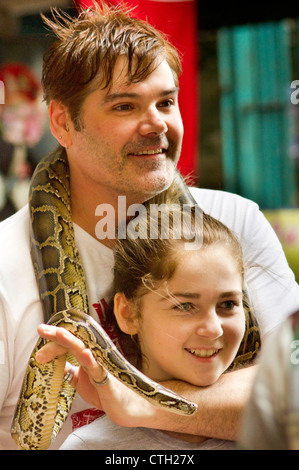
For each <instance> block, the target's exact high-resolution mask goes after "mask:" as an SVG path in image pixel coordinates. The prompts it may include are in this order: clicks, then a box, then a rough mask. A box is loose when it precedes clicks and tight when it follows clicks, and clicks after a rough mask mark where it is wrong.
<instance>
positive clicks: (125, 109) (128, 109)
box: [113, 103, 132, 111]
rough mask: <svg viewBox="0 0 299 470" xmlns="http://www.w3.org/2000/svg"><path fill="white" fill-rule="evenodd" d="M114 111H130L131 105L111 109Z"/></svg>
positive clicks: (125, 104) (121, 105)
mask: <svg viewBox="0 0 299 470" xmlns="http://www.w3.org/2000/svg"><path fill="white" fill-rule="evenodd" d="M113 109H114V110H115V111H130V110H131V109H132V105H131V104H128V103H124V104H119V105H117V106H115V107H114V108H113Z"/></svg>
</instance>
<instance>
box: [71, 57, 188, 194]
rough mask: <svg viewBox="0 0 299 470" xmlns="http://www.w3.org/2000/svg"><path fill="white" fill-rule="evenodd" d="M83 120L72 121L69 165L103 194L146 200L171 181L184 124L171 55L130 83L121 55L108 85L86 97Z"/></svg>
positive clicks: (96, 190) (179, 150) (91, 186)
mask: <svg viewBox="0 0 299 470" xmlns="http://www.w3.org/2000/svg"><path fill="white" fill-rule="evenodd" d="M81 124H82V125H81V128H82V129H81V130H80V131H75V130H74V128H73V126H72V145H71V146H70V148H69V151H68V156H69V162H70V168H71V172H73V174H75V172H77V175H80V179H81V180H82V178H85V183H87V185H88V187H90V189H91V190H93V189H94V192H95V194H97V195H98V197H101V196H103V197H105V195H106V196H107V194H109V195H110V197H111V196H112V197H116V196H117V195H126V196H127V202H129V203H133V202H139V203H141V202H144V201H145V200H147V199H149V198H150V197H152V196H154V195H155V194H156V193H158V192H161V191H163V190H164V189H166V188H167V187H168V186H169V185H170V183H171V182H172V179H173V173H174V168H175V166H176V163H177V161H178V159H179V156H180V152H181V145H182V138H183V125H182V120H181V115H180V111H179V106H178V89H177V87H176V85H175V81H174V78H173V73H172V71H171V69H170V67H169V65H168V64H167V62H166V61H163V62H162V63H161V64H160V65H159V66H158V67H157V68H156V69H155V70H154V71H153V72H152V73H151V74H150V75H149V76H148V77H147V78H146V79H145V80H144V81H142V82H139V83H131V84H129V85H128V84H127V71H126V61H125V59H124V58H120V59H119V60H118V62H117V63H116V66H115V70H114V74H113V80H112V85H111V87H110V88H109V90H108V91H107V89H105V90H102V89H100V88H99V89H97V90H96V91H94V92H92V93H91V94H90V95H89V96H88V97H87V98H86V100H85V102H84V103H83V107H82V111H81ZM71 174H72V173H71ZM85 186H86V184H85ZM92 188H93V189H92ZM98 202H100V201H98Z"/></svg>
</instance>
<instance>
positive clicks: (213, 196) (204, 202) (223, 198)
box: [189, 187, 258, 211]
mask: <svg viewBox="0 0 299 470" xmlns="http://www.w3.org/2000/svg"><path fill="white" fill-rule="evenodd" d="M189 189H190V191H191V193H192V195H193V197H194V198H195V199H196V202H197V203H198V204H199V206H201V207H202V208H203V210H205V211H208V210H207V209H212V208H215V207H218V209H219V210H220V209H221V208H224V207H226V206H227V205H233V206H243V207H244V206H248V207H252V208H254V209H256V210H257V209H258V205H257V203H256V202H254V201H252V200H250V199H247V198H245V197H243V196H240V195H239V194H235V193H230V192H228V191H224V190H220V189H207V188H198V187H190V188H189Z"/></svg>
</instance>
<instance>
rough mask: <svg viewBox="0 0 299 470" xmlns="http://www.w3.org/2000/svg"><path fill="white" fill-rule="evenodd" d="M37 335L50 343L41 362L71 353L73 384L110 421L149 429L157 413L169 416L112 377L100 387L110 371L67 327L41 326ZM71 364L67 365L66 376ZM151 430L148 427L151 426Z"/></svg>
mask: <svg viewBox="0 0 299 470" xmlns="http://www.w3.org/2000/svg"><path fill="white" fill-rule="evenodd" d="M38 333H39V334H40V336H41V337H43V338H45V339H48V340H50V342H49V343H47V344H46V345H45V346H43V347H42V348H41V349H40V350H39V351H38V353H37V355H36V358H37V360H38V361H39V362H40V363H46V362H49V361H51V360H53V359H54V358H55V357H56V356H59V355H62V354H66V353H70V354H71V355H73V356H74V357H75V358H76V359H77V361H78V363H79V364H80V366H79V367H76V370H75V372H74V375H73V378H72V380H71V382H70V383H71V385H72V386H73V387H74V388H76V390H77V392H78V393H79V394H80V396H81V397H82V398H83V399H84V400H85V401H87V402H88V403H90V404H91V405H92V406H93V407H95V408H98V409H100V410H103V411H104V412H105V413H106V414H107V415H108V416H109V417H110V419H111V420H112V421H113V422H114V423H116V424H118V425H120V426H127V427H132V426H146V424H145V423H146V422H148V420H149V421H150V422H152V423H154V421H155V417H156V413H157V412H159V415H160V413H166V414H168V412H167V411H166V412H165V411H162V410H161V409H160V410H158V409H157V408H156V407H155V406H154V405H151V404H150V403H149V402H148V401H147V400H145V399H144V398H143V397H141V396H140V395H138V394H136V393H135V392H134V391H132V390H130V389H129V388H128V387H126V386H125V385H124V384H122V383H121V382H120V381H119V380H117V379H116V378H115V377H113V376H112V375H111V374H109V380H108V382H106V383H105V384H104V385H97V384H96V382H98V383H100V382H102V381H103V380H104V379H105V378H106V377H107V371H106V370H105V369H104V368H103V367H102V366H101V365H100V364H99V363H98V362H97V361H96V360H95V358H94V356H93V354H92V352H91V351H90V350H89V349H87V348H86V347H85V345H84V343H83V342H82V341H81V340H80V339H78V338H76V337H75V336H74V335H73V334H72V333H70V332H69V331H67V330H66V329H64V328H60V327H56V326H51V325H44V324H42V325H40V326H39V327H38ZM69 367H70V365H69V364H68V363H67V364H66V369H65V373H67V371H68V369H69ZM148 427H151V426H149V424H148Z"/></svg>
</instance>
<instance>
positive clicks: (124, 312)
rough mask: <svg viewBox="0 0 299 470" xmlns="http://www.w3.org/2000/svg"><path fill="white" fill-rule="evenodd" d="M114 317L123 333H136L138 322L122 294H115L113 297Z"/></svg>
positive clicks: (132, 309)
mask: <svg viewBox="0 0 299 470" xmlns="http://www.w3.org/2000/svg"><path fill="white" fill-rule="evenodd" d="M114 315H115V318H116V321H117V323H118V326H119V328H120V329H121V331H123V333H126V334H128V335H136V334H137V333H138V330H139V321H138V318H137V315H136V311H135V308H134V306H133V304H132V302H130V301H129V300H128V299H127V297H126V296H125V294H124V293H123V292H117V293H116V294H115V296H114Z"/></svg>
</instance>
